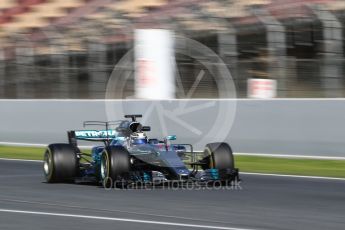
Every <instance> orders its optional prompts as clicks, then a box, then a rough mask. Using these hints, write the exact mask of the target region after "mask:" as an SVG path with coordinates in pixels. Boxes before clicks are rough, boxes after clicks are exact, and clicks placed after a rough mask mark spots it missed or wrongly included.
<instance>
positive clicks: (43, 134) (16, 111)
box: [0, 99, 345, 157]
mask: <svg viewBox="0 0 345 230" xmlns="http://www.w3.org/2000/svg"><path fill="white" fill-rule="evenodd" d="M107 103H109V102H107ZM155 103H156V104H154V103H153V102H152V101H127V102H121V101H112V102H111V106H110V107H109V106H107V105H108V104H106V103H105V102H104V101H87V100H84V101H63V100H39V101H15V100H13V101H12V100H2V101H0V114H1V119H0V142H22V143H23V142H24V143H44V144H46V143H51V142H65V141H66V140H67V138H66V131H67V130H72V129H81V128H82V122H83V121H85V120H117V119H122V116H123V114H124V113H136V114H137V113H143V114H144V116H146V117H145V118H144V119H145V120H144V121H143V123H144V124H145V125H151V126H152V131H151V132H150V133H149V136H151V137H155V136H157V135H158V136H162V135H167V134H176V135H177V137H178V141H177V142H179V143H193V144H195V145H196V149H197V150H202V149H203V146H204V144H206V143H207V142H211V141H223V140H224V141H226V142H229V143H230V144H231V146H232V147H233V150H234V151H235V152H241V153H271V154H297V155H298V154H300V155H314V156H342V157H345V122H344V119H345V100H279V99H275V100H267V101H266V100H238V101H234V100H216V101H214V100H193V101H175V100H173V101H164V102H157V101H156V102H155ZM181 103H183V104H182V106H183V107H180V106H181ZM234 103H237V109H236V116H235V119H234V123H233V125H231V122H228V120H227V119H226V118H227V114H226V113H225V114H220V115H219V114H217V112H218V111H220V110H219V107H234ZM206 105H207V106H206ZM106 107H107V109H108V110H109V108H110V109H115V110H116V112H115V114H116V115H115V116H114V115H113V116H114V117H111V118H107V112H106ZM176 108H183V110H182V112H181V110H178V109H176ZM145 113H146V114H145ZM215 119H221V120H220V123H219V122H215ZM223 121H224V123H222V122H223ZM215 124H217V125H218V126H219V124H221V126H220V127H215ZM215 130H216V132H215ZM217 130H218V131H217ZM222 135H223V136H224V138H223V140H222ZM83 144H84V143H83Z"/></svg>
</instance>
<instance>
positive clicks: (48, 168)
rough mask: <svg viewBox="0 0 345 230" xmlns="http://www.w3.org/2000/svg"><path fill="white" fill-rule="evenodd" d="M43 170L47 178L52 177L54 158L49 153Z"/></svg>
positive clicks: (45, 156)
mask: <svg viewBox="0 0 345 230" xmlns="http://www.w3.org/2000/svg"><path fill="white" fill-rule="evenodd" d="M43 170H44V174H45V176H46V177H49V176H50V175H51V171H52V158H51V155H50V153H49V152H48V151H46V153H45V154H44V163H43Z"/></svg>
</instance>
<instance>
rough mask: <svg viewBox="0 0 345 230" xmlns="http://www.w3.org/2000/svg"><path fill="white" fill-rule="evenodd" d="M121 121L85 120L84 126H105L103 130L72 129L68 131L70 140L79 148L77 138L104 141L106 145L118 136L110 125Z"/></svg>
mask: <svg viewBox="0 0 345 230" xmlns="http://www.w3.org/2000/svg"><path fill="white" fill-rule="evenodd" d="M120 122H121V121H85V122H84V123H83V126H84V127H86V126H104V127H105V129H102V130H71V131H68V132H67V136H68V142H69V143H70V144H72V145H73V146H75V147H76V148H77V140H84V141H102V142H104V143H105V144H106V145H108V144H110V141H111V140H112V139H114V138H116V137H117V136H118V132H117V131H116V130H115V129H110V128H109V127H110V126H113V125H118V124H119V123H120Z"/></svg>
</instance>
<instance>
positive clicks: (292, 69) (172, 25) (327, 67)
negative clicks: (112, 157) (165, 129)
mask: <svg viewBox="0 0 345 230" xmlns="http://www.w3.org/2000/svg"><path fill="white" fill-rule="evenodd" d="M136 29H165V30H169V31H173V32H174V33H175V34H178V35H182V36H185V37H187V38H191V39H194V40H196V41H198V42H200V43H202V44H203V45H205V46H207V47H209V48H210V49H211V50H213V51H214V53H216V54H217V55H218V56H219V57H221V58H222V60H223V62H224V63H225V64H226V67H227V68H228V69H229V71H230V73H231V75H232V78H233V81H234V85H235V87H236V91H237V97H239V98H245V97H248V96H251V93H250V92H249V91H250V89H251V87H253V86H251V87H250V84H249V82H250V81H249V80H250V79H252V80H253V79H254V80H255V79H260V80H273V83H274V88H275V89H274V91H275V92H274V93H273V94H272V95H271V97H279V98H291V97H293V98H298V97H304V98H305V97H307V98H308V97H310V98H314V97H316V98H338V97H344V96H345V78H344V73H345V67H344V66H345V65H344V64H345V58H344V55H345V44H344V43H345V42H344V41H345V40H344V38H345V1H344V0H212V1H211V0H188V1H185V0H145V1H143V0H68V1H66V0H1V1H0V98H14V99H16V98H18V99H24V98H63V99H65V98H66V99H67V98H85V99H103V98H105V93H106V86H107V82H108V80H109V78H110V76H111V73H112V71H113V69H114V66H115V65H116V64H117V63H118V61H119V60H121V58H122V57H123V55H124V54H126V53H127V52H128V51H130V50H131V49H132V48H133V47H134V37H135V36H134V34H135V30H136ZM200 58H205V59H207V61H208V62H210V63H211V64H217V63H212V62H213V61H212V60H214V58H212V57H200ZM175 59H176V64H177V69H178V71H179V75H180V77H181V81H182V87H183V88H185V89H187V90H188V89H189V88H190V87H192V86H193V84H194V83H195V81H196V78H197V74H196V73H197V72H198V70H200V62H199V61H198V60H195V59H193V58H190V57H188V55H180V54H176V55H175ZM127 68H129V71H133V70H134V64H133V65H132V66H129V67H128V66H127ZM214 81H215V79H214V76H213V77H212V76H210V74H209V73H208V72H207V71H206V75H205V77H204V78H203V79H202V80H201V81H200V82H198V85H197V90H195V92H194V94H192V95H189V96H190V97H193V98H217V97H219V93H217V92H218V89H217V85H216V84H215V82H214ZM264 82H265V81H264ZM268 82H270V81H268ZM273 83H272V84H273ZM130 84H132V86H128V87H126V89H125V90H127V91H128V92H127V94H128V95H131V94H133V93H132V92H131V91H133V90H134V87H133V84H134V81H132V83H131V82H130V83H129V85H130ZM176 84H177V83H176ZM270 84H271V83H270ZM180 86H181V85H180ZM255 87H259V88H260V87H261V86H260V84H259V86H254V88H255ZM121 90H123V89H121ZM176 97H177V98H179V96H178V95H176ZM254 97H255V96H254ZM269 97H270V96H269Z"/></svg>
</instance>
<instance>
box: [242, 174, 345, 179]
mask: <svg viewBox="0 0 345 230" xmlns="http://www.w3.org/2000/svg"><path fill="white" fill-rule="evenodd" d="M241 174H243V175H257V176H274V177H292V178H302V179H321V180H339V181H345V178H339V177H322V176H300V175H289V174H273V173H252V172H240V175H241Z"/></svg>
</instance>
